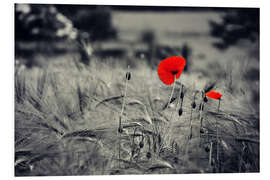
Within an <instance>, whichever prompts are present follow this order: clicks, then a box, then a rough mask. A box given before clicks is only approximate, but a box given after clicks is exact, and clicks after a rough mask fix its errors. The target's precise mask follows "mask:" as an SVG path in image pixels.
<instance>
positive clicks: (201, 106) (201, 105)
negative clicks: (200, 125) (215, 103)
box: [199, 103, 204, 111]
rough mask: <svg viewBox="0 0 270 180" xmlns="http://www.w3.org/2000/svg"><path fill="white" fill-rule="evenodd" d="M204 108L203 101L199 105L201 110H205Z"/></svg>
mask: <svg viewBox="0 0 270 180" xmlns="http://www.w3.org/2000/svg"><path fill="white" fill-rule="evenodd" d="M203 108H204V105H203V103H201V104H200V106H199V110H200V111H203Z"/></svg>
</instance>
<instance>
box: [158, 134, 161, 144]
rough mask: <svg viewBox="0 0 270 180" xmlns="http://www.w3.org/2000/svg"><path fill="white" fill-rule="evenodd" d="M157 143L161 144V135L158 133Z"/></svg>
mask: <svg viewBox="0 0 270 180" xmlns="http://www.w3.org/2000/svg"><path fill="white" fill-rule="evenodd" d="M158 143H159V144H161V136H160V134H158Z"/></svg>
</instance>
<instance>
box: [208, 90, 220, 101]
mask: <svg viewBox="0 0 270 180" xmlns="http://www.w3.org/2000/svg"><path fill="white" fill-rule="evenodd" d="M205 95H206V96H207V97H209V98H212V99H220V98H221V96H222V94H220V93H219V92H216V91H213V90H212V91H209V92H208V93H206V94H205Z"/></svg>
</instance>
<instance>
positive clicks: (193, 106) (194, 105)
mask: <svg viewBox="0 0 270 180" xmlns="http://www.w3.org/2000/svg"><path fill="white" fill-rule="evenodd" d="M191 107H192V108H193V109H195V108H196V103H195V101H193V103H192V104H191Z"/></svg>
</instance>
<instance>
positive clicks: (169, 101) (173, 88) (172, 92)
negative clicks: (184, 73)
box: [165, 75, 176, 110]
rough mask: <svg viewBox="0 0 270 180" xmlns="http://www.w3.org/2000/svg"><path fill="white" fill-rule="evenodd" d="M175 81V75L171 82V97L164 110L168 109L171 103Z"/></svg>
mask: <svg viewBox="0 0 270 180" xmlns="http://www.w3.org/2000/svg"><path fill="white" fill-rule="evenodd" d="M175 79H176V75H174V82H173V88H172V92H171V95H170V98H169V102H168V104H167V106H166V108H165V110H166V109H167V108H168V107H169V105H170V103H171V99H172V96H173V92H174V88H175Z"/></svg>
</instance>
